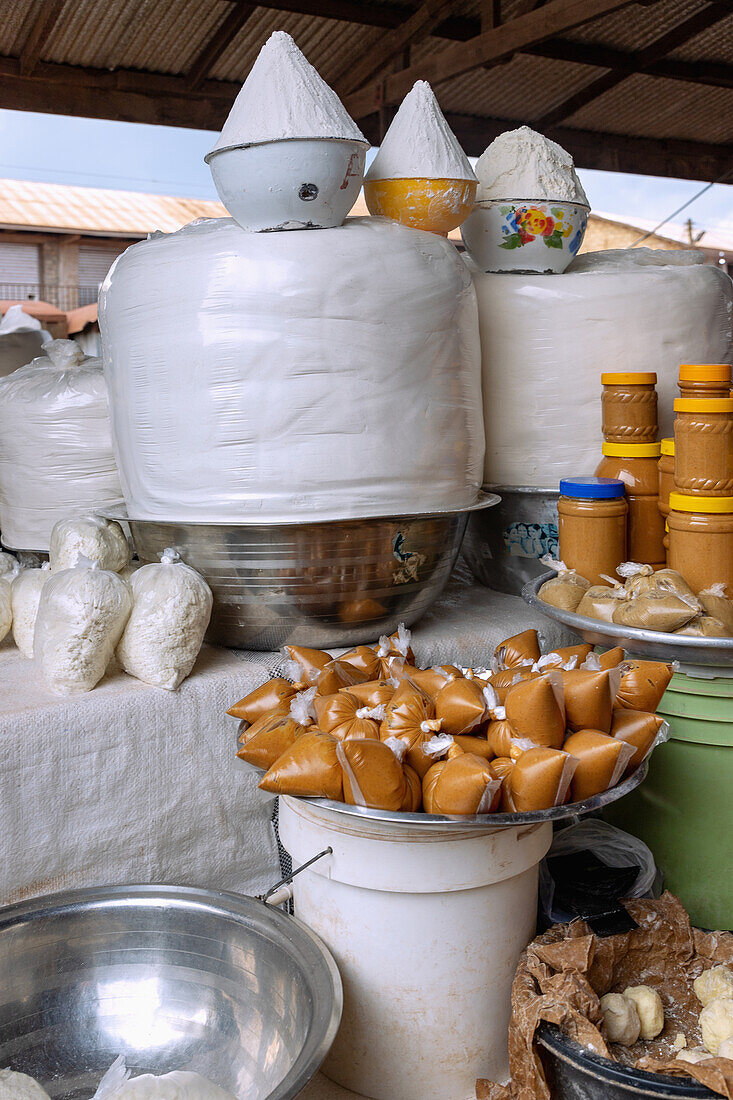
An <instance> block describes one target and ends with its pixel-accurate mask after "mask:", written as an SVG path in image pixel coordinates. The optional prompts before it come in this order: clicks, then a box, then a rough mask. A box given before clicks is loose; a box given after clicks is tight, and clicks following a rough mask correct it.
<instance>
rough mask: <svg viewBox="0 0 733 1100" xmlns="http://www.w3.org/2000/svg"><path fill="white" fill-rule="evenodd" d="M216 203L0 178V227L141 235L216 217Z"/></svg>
mask: <svg viewBox="0 0 733 1100" xmlns="http://www.w3.org/2000/svg"><path fill="white" fill-rule="evenodd" d="M226 216H227V213H226V210H225V209H224V207H223V206H222V205H221V203H218V202H210V201H208V200H206V199H180V198H176V197H174V196H169V195H146V194H142V193H140V192H137V191H110V190H104V189H102V188H100V187H69V186H66V185H65V184H60V183H31V182H29V181H27V180H1V181H0V226H3V227H5V228H17V229H51V230H56V231H62V232H69V233H70V232H77V233H92V234H97V235H99V236H107V237H109V236H121V237H145V236H146V235H147V234H148V233H152V232H154V231H155V230H156V229H160V230H162V231H163V232H165V233H170V232H172V231H173V230H176V229H180V228H181V226H182V225H186V224H187V223H188V222H190V221H193V220H194V219H195V218H221V217H226Z"/></svg>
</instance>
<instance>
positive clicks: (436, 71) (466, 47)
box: [345, 0, 630, 119]
mask: <svg viewBox="0 0 733 1100" xmlns="http://www.w3.org/2000/svg"><path fill="white" fill-rule="evenodd" d="M629 3H630V0H549V2H548V3H547V4H544V5H543V6H542V7H541V8H538V9H537V10H536V11H531V12H528V13H527V14H526V15H521V16H519V17H518V18H517V19H512V20H510V21H509V22H508V23H502V24H501V26H499V27H494V28H492V29H491V30H489V31H485V32H484V33H483V34H479V35H476V37H475V38H472V39H470V40H469V41H468V42H460V43H455V44H454V45H451V46H446V47H445V49H443V50H441V51H440V52H439V53H435V54H431V55H430V56H428V57H426V58H424V59H423V61H422V62H421V63H420V64H419V65H411V66H410V67H409V68H408V69H404V70H402V71H401V72H399V73H393V74H392V75H391V76H387V77H385V78H384V80H378V81H375V82H374V83H372V84H369V85H368V86H367V87H366V88H363V89H360V90H359V91H358V92H354V93H352V94H351V95H350V96H348V97H347V98H346V102H345V106H346V109H347V111H349V112H350V113H351V115H352V117H353V118H355V119H360V118H364V117H365V116H366V115H369V114H371V113H372V112H373V111H375V110H378V109H379V108H380V107H381V106H382V105H390V104H393V103H400V102H401V100H402V99H403V98H404V96H405V95H406V94H407V92H409V90H410V88H411V87H412V85H413V84H414V82H415V81H416V80H420V79H422V80H429V81H430V83H431V84H434V85H435V84H440V83H442V82H443V81H446V80H450V79H451V78H452V77H455V76H461V75H462V74H463V73H466V72H470V71H471V70H472V69H476V68H479V67H480V66H482V65H486V64H487V63H489V62H492V63H494V64H497V63H499V62H500V61H502V60H504V59H505V58H507V57H511V55H512V54H513V53H516V52H517V51H519V50H522V49H523V48H526V47H527V46H531V45H533V44H534V43H535V42H543V41H544V40H545V39H547V38H552V37H553V36H554V35H556V34H562V33H563V32H564V31H567V30H571V29H572V28H573V27H578V26H580V25H582V24H584V23H588V22H590V21H591V20H592V19H595V18H597V17H598V16H601V15H608V14H609V13H610V12H613V11H618V10H619V9H620V8H623V7H626V6H627V5H628V4H629Z"/></svg>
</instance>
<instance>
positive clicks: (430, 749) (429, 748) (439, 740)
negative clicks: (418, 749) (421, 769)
mask: <svg viewBox="0 0 733 1100" xmlns="http://www.w3.org/2000/svg"><path fill="white" fill-rule="evenodd" d="M452 744H453V738H452V737H451V735H450V734H449V733H439V734H437V735H436V736H435V737H431V738H430V740H429V741H425V742H423V746H422V751H423V754H424V755H425V756H431V757H432V758H433V759H434V760H437V759H438V758H439V757H441V756H443V755H444V754H445V753H446V752H448V749H449V748H450V747H451V745H452Z"/></svg>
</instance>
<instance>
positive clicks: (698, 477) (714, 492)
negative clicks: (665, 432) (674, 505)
mask: <svg viewBox="0 0 733 1100" xmlns="http://www.w3.org/2000/svg"><path fill="white" fill-rule="evenodd" d="M674 411H675V421H674V446H675V450H674V482H675V489H676V490H677V492H679V493H685V494H687V495H688V496H696V495H698V494H699V495H701V496H731V494H733V399H731V398H730V397H726V398H712V397H704V398H703V397H700V398H698V397H695V398H691V397H678V398H677V400H676V401H675V403H674Z"/></svg>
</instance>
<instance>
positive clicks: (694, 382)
mask: <svg viewBox="0 0 733 1100" xmlns="http://www.w3.org/2000/svg"><path fill="white" fill-rule="evenodd" d="M679 386H680V397H703V398H705V397H712V398H718V399H720V398H725V397H730V388H731V369H730V363H681V364H680V377H679Z"/></svg>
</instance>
